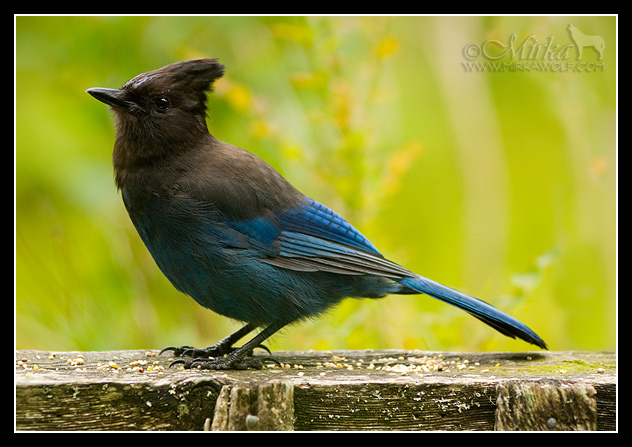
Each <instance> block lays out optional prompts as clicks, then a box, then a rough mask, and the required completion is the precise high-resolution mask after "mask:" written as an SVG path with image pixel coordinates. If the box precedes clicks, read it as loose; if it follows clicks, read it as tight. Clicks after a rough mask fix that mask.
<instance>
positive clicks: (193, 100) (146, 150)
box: [87, 59, 224, 167]
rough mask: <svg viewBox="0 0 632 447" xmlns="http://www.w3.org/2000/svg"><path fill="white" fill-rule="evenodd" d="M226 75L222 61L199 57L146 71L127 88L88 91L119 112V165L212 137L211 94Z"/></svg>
mask: <svg viewBox="0 0 632 447" xmlns="http://www.w3.org/2000/svg"><path fill="white" fill-rule="evenodd" d="M223 74H224V66H223V65H222V64H220V63H219V62H218V61H217V59H197V60H190V61H183V62H176V63H174V64H171V65H167V66H165V67H162V68H159V69H158V70H154V71H150V72H147V73H143V74H140V75H138V76H136V77H135V78H133V79H131V80H130V81H128V82H127V83H125V85H124V86H123V87H122V88H121V89H109V88H91V89H88V90H87V92H88V93H90V94H91V95H92V96H94V97H95V98H96V99H98V100H99V101H102V102H104V103H106V104H108V105H110V106H111V107H112V110H113V112H114V116H115V119H116V144H115V149H114V162H115V167H116V164H117V162H118V163H120V164H122V167H124V166H128V165H130V164H137V163H138V162H142V163H146V162H148V161H150V160H156V159H160V158H163V157H164V156H165V155H168V153H174V152H178V151H180V150H182V149H185V148H186V147H190V146H192V145H195V144H196V143H197V142H198V141H199V139H200V138H203V137H206V136H207V135H208V129H207V127H206V99H207V97H206V92H207V91H209V90H211V88H212V84H213V81H215V80H216V79H218V78H220V77H222V75H223Z"/></svg>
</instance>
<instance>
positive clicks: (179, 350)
mask: <svg viewBox="0 0 632 447" xmlns="http://www.w3.org/2000/svg"><path fill="white" fill-rule="evenodd" d="M189 349H195V348H193V347H191V346H180V347H176V346H167V347H166V348H163V349H162V350H161V351H160V352H159V353H158V355H162V354H163V353H164V352H166V351H173V355H175V356H177V357H180V356H182V353H183V352H185V351H187V350H189Z"/></svg>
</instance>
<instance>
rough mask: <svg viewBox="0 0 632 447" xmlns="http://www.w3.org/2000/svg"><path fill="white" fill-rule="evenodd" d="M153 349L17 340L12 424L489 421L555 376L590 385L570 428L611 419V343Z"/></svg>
mask: <svg viewBox="0 0 632 447" xmlns="http://www.w3.org/2000/svg"><path fill="white" fill-rule="evenodd" d="M155 355H156V351H150V352H149V354H148V353H146V352H145V351H115V352H62V353H57V354H56V355H55V356H51V353H50V352H44V351H17V352H16V372H15V387H16V429H18V430H203V429H215V430H274V429H279V430H290V429H294V430H304V431H309V430H494V428H495V425H497V417H499V416H498V415H497V410H498V409H499V408H501V405H498V399H499V395H502V393H503V392H504V390H505V389H509V390H510V389H511V386H514V385H515V384H525V385H524V386H525V387H527V388H526V389H535V390H538V389H540V388H543V387H544V386H545V385H546V386H549V384H551V383H555V384H557V385H559V386H563V387H567V388H568V387H570V388H573V387H575V388H576V389H589V387H592V388H593V389H594V391H595V394H594V399H595V400H596V410H594V409H593V406H590V405H588V406H587V407H586V408H588V409H589V410H587V413H586V416H585V417H584V416H581V417H579V416H578V418H579V419H578V421H576V422H578V424H576V427H579V428H584V429H597V430H616V357H615V354H614V353H612V352H605V353H602V352H594V353H593V352H516V353H511V352H490V353H436V352H417V351H415V352H411V351H408V352H403V351H341V352H333V353H332V352H275V353H274V355H275V357H276V358H277V359H279V360H280V361H281V362H282V363H283V364H285V365H286V367H285V368H278V367H277V368H264V369H263V370H260V371H255V370H248V371H228V372H224V371H198V370H187V371H185V370H181V369H178V368H172V369H169V368H168V365H169V357H168V356H166V355H163V356H160V357H156V356H155ZM512 384H514V385H512ZM503 387H504V388H503ZM582 387H583V388H582ZM558 388H559V387H558ZM556 390H557V388H556ZM556 392H558V391H556ZM233 394H234V396H233ZM503 402H510V403H512V404H518V403H517V401H516V400H515V399H513V400H512V399H506V400H504V401H503ZM591 405H592V404H591ZM514 407H515V405H514ZM514 407H512V408H514ZM595 411H596V416H594V413H595ZM501 416H502V415H501ZM505 416H506V415H505ZM557 417H558V418H556V421H558V423H559V424H560V425H556V426H557V429H560V428H564V427H566V425H564V424H565V422H564V421H565V419H564V417H563V416H561V415H558V416H557ZM591 417H592V418H594V420H595V421H596V422H595V423H593V422H590V421H589V422H588V423H587V424H586V425H585V427H583V426H581V423H583V422H582V421H584V420H585V419H586V418H591ZM547 419H548V417H547ZM580 419H581V420H580ZM541 423H542V421H541V420H540V419H538V424H540V425H538V428H539V429H550V428H549V427H548V426H546V421H544V426H542V425H541ZM507 424H508V423H507ZM516 427H521V428H510V427H509V425H504V426H503V425H502V424H501V425H499V426H497V427H496V428H497V429H502V428H510V429H529V428H531V427H528V426H527V425H523V426H520V425H519V423H518V425H517V426H516Z"/></svg>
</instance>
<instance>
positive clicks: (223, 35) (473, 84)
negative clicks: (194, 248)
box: [14, 16, 617, 351]
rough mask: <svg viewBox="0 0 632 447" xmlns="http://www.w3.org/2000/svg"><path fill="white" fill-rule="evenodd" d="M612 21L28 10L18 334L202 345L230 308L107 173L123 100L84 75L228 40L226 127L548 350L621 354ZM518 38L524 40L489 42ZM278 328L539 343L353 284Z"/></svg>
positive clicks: (214, 128)
mask: <svg viewBox="0 0 632 447" xmlns="http://www.w3.org/2000/svg"><path fill="white" fill-rule="evenodd" d="M569 24H572V25H574V26H575V27H577V28H578V29H580V30H581V31H583V32H584V33H585V34H589V35H598V36H601V38H603V40H604V42H605V50H604V52H603V59H601V60H600V59H599V54H598V52H597V51H596V50H595V48H591V47H586V48H584V52H583V56H582V59H581V60H578V59H577V50H576V48H575V47H574V46H572V45H573V44H572V41H571V36H570V34H569V31H568V29H567V28H568V26H569ZM616 25H617V21H616V18H615V17H27V16H25V17H16V18H15V30H16V32H15V51H16V52H15V113H16V114H15V303H14V304H15V339H16V347H17V348H18V349H43V350H53V351H61V350H107V349H149V348H157V349H159V348H162V347H164V346H168V345H181V344H190V345H195V346H207V345H210V344H213V343H215V341H216V340H218V339H219V338H221V337H224V336H225V335H227V334H228V333H229V332H231V331H233V330H235V329H236V328H237V327H239V325H240V324H239V323H237V322H233V321H230V320H228V319H226V318H224V317H221V316H218V315H215V314H213V313H212V312H210V311H208V310H206V309H203V308H201V307H200V306H198V305H197V304H196V303H195V302H194V301H193V300H192V299H190V298H188V297H186V296H184V295H182V294H180V293H179V292H177V291H176V290H175V289H174V288H173V287H172V286H171V285H170V284H169V282H168V281H167V280H166V279H165V278H164V277H163V276H162V274H161V273H160V271H159V270H158V268H157V267H156V265H155V264H154V262H153V260H152V259H151V257H150V256H149V254H148V252H147V250H146V249H145V247H144V246H143V245H142V243H141V241H140V238H139V237H138V235H137V234H136V232H135V230H134V228H133V227H132V225H131V223H130V221H129V218H128V216H127V214H126V211H125V209H124V207H123V204H122V201H121V199H120V195H119V193H118V192H117V191H116V188H115V186H114V182H113V173H112V165H111V153H112V146H113V143H114V129H113V122H112V116H111V114H110V112H109V111H108V110H107V107H106V106H104V105H103V104H101V103H99V102H97V101H95V100H94V99H93V98H92V97H90V96H89V95H88V94H86V93H85V89H87V88H89V87H120V86H122V85H123V83H125V82H126V81H127V80H128V79H130V78H132V77H133V76H135V75H137V74H139V73H141V72H145V71H149V70H153V69H156V68H159V67H161V66H163V65H166V64H168V63H172V62H175V61H178V60H184V59H192V58H198V57H218V58H220V60H221V62H222V63H224V64H225V65H226V66H227V73H226V75H225V77H224V78H223V79H221V80H220V81H218V82H217V83H216V88H215V93H214V94H212V95H211V97H210V100H209V129H210V131H211V132H212V133H213V134H214V135H215V136H216V137H217V138H219V139H221V140H224V141H229V142H231V143H233V144H236V145H239V146H241V147H243V148H245V149H248V150H250V151H251V152H254V153H255V154H257V155H259V156H260V157H262V158H264V159H265V160H266V161H268V162H269V163H270V164H272V165H273V166H274V167H275V168H277V169H278V170H279V171H280V172H281V173H282V174H283V175H284V176H286V177H287V178H288V179H289V180H290V181H291V182H292V183H293V184H294V185H295V186H297V187H298V188H299V189H300V190H302V191H303V192H304V193H306V194H307V195H309V196H311V197H313V198H315V199H316V200H319V201H321V202H323V203H325V204H326V205H328V206H330V207H332V208H334V209H336V210H337V211H338V212H339V213H341V214H342V215H343V216H345V217H346V218H347V219H348V220H350V221H351V222H352V223H353V224H354V225H355V226H356V227H358V228H359V229H360V230H361V231H362V232H363V233H364V234H365V235H367V236H368V237H369V239H370V240H371V241H372V242H373V243H374V244H375V245H376V246H377V247H378V248H379V249H380V250H381V251H382V253H383V254H384V255H385V256H386V257H387V258H389V259H391V260H393V261H395V262H397V263H399V264H403V265H405V266H406V267H408V268H410V269H412V270H414V271H416V272H417V273H420V274H422V275H424V276H427V277H429V278H432V279H434V280H436V281H439V282H441V283H444V284H446V285H449V286H452V287H455V288H458V289H460V290H462V291H464V292H466V293H468V294H471V295H474V296H477V297H479V298H482V299H484V300H486V301H488V302H490V303H492V304H494V305H495V306H497V307H499V308H500V309H503V310H504V311H506V312H508V313H510V314H512V315H513V316H515V317H516V318H518V319H520V320H522V321H524V322H525V323H526V324H527V325H528V326H530V327H531V328H532V329H534V330H535V331H536V332H538V334H540V335H541V336H542V337H543V338H544V339H545V340H546V341H547V342H548V344H549V346H550V348H551V349H553V350H569V349H581V350H604V349H606V350H611V349H615V348H616V309H617V304H616V270H617V264H616V219H617V217H616V205H617V202H616V173H617V166H616V161H617V152H616V143H617V141H616V121H617V110H616V105H617V104H616V102H617V90H616V71H617V65H616V63H617V60H616V43H617V42H616ZM512 35H513V36H515V43H514V47H513V48H514V50H516V51H515V53H514V54H513V55H512V54H511V53H508V54H506V55H505V56H503V57H501V58H500V59H498V60H496V59H494V58H495V57H496V56H500V54H501V53H502V52H503V51H504V45H509V43H510V41H511V36H512ZM521 44H524V45H523V46H522V47H520V45H521ZM546 45H548V47H546V48H545V46H546ZM554 45H557V47H554ZM547 49H548V53H547ZM478 50H481V51H483V53H480V54H478V56H479V57H478V58H476V57H475V56H477V53H476V52H477V51H478ZM517 50H519V51H517ZM491 62H500V63H505V65H504V66H503V67H502V68H500V69H499V68H498V65H494V66H492V65H483V64H485V63H491ZM472 63H478V65H468V64H472ZM544 63H549V64H550V63H557V64H558V65H549V68H543V67H544V66H543V65H542V64H544ZM580 63H582V65H580ZM564 67H566V68H567V70H566V71H564V70H563V68H564ZM580 67H581V68H580ZM569 68H570V69H569ZM270 347H271V348H272V349H277V350H280V349H283V350H294V349H297V350H303V349H305V350H306V349H365V348H374V349H382V348H406V349H415V348H417V349H423V350H463V351H477V350H528V349H532V348H533V347H532V346H530V345H528V344H526V343H524V342H522V341H515V340H511V339H508V338H506V337H504V336H502V335H500V334H498V333H497V332H495V331H494V330H492V329H490V328H488V327H487V326H485V325H483V324H481V323H480V322H479V321H478V320H476V319H474V318H472V317H470V316H469V315H467V314H465V313H464V312H462V311H459V310H458V309H455V308H452V307H450V306H447V305H445V304H442V303H440V302H438V301H436V300H433V299H431V298H428V297H425V296H400V297H395V296H394V297H387V298H385V299H383V300H346V301H344V302H343V303H342V304H341V305H340V306H339V307H338V308H336V309H335V310H334V311H331V312H329V313H327V314H326V315H324V316H322V317H321V318H319V319H315V320H313V321H307V322H304V323H302V324H300V325H295V326H292V327H289V328H286V329H285V330H283V331H282V332H281V333H280V334H278V335H276V336H274V337H273V339H272V341H271V344H270Z"/></svg>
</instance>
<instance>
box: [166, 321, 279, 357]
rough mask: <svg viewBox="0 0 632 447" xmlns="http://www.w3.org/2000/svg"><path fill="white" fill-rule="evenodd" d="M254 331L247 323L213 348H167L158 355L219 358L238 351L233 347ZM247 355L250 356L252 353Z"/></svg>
mask: <svg viewBox="0 0 632 447" xmlns="http://www.w3.org/2000/svg"><path fill="white" fill-rule="evenodd" d="M254 329H255V327H254V326H253V325H251V324H250V323H248V324H246V325H245V326H244V327H242V328H241V329H239V330H237V331H235V332H233V333H232V334H230V335H229V336H227V337H225V338H223V339H221V340H220V341H218V342H217V343H216V344H215V345H213V346H208V347H206V348H193V347H191V346H180V347H175V346H169V347H167V348H164V349H163V350H162V351H160V354H162V353H163V352H165V351H173V354H174V355H176V356H178V357H183V356H187V357H196V358H197V357H221V356H223V355H226V354H230V353H231V352H233V351H234V350H236V349H238V348H235V347H233V345H234V344H235V343H236V342H237V341H238V340H240V339H241V338H243V337H244V336H245V335H246V334H248V333H250V332H252V331H253V330H254ZM257 347H262V348H263V349H265V350H266V351H268V352H270V350H269V349H268V348H266V347H265V346H255V347H254V348H257ZM254 348H253V349H254ZM160 354H159V355H160ZM249 354H250V355H251V354H252V351H251V352H250V353H249Z"/></svg>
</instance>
